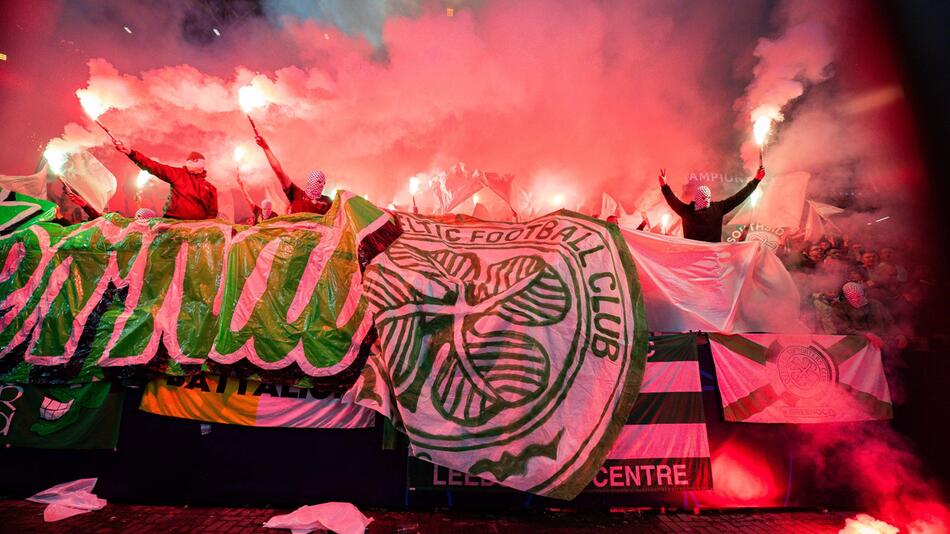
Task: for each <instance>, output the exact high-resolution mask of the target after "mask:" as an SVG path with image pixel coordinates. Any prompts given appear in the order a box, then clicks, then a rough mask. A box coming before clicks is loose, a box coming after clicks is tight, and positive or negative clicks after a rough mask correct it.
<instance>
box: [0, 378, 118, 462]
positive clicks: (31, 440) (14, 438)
mask: <svg viewBox="0 0 950 534" xmlns="http://www.w3.org/2000/svg"><path fill="white" fill-rule="evenodd" d="M122 399H123V391H122V390H121V389H118V388H114V387H112V384H110V383H109V382H92V383H89V384H75V385H71V386H51V387H50V386H34V385H28V384H26V385H20V384H0V445H6V446H14V447H32V448H40V449H112V448H114V447H115V446H116V443H117V442H118V439H119V421H120V419H121V416H122Z"/></svg>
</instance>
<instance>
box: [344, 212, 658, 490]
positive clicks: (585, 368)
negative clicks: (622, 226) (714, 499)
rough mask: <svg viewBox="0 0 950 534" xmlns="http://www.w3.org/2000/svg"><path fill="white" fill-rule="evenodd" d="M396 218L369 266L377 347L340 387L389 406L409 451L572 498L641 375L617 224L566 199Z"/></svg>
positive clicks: (633, 287)
mask: <svg viewBox="0 0 950 534" xmlns="http://www.w3.org/2000/svg"><path fill="white" fill-rule="evenodd" d="M398 218H399V223H400V226H401V228H402V230H403V234H402V235H401V237H400V238H399V239H397V240H396V241H395V242H394V243H393V244H392V246H390V247H389V249H387V251H386V252H385V253H384V254H381V255H380V256H378V257H377V258H376V259H375V260H374V261H373V263H372V264H371V266H370V268H369V269H367V271H366V286H365V288H364V291H365V293H366V298H367V300H368V301H369V303H370V308H371V313H372V314H373V315H374V318H375V322H376V328H377V329H378V331H379V347H380V350H379V352H378V353H376V354H374V355H371V357H370V360H369V361H368V364H367V366H366V367H365V368H364V370H363V374H362V376H361V377H360V380H359V381H358V382H357V384H356V385H355V386H354V388H353V389H351V390H350V394H352V396H353V397H354V398H355V399H356V400H357V401H359V402H361V403H363V404H365V405H367V406H369V407H372V408H374V409H376V410H378V411H380V412H382V413H383V414H384V415H387V416H389V417H391V418H393V419H394V421H395V422H396V424H397V425H398V426H399V427H400V428H401V429H403V430H404V431H405V432H406V434H408V436H409V440H410V452H411V453H412V454H413V455H414V456H415V457H416V458H421V459H424V460H427V461H430V462H432V463H435V464H438V465H442V466H445V467H450V468H452V469H455V470H458V471H462V472H466V473H469V474H471V475H475V476H478V477H481V478H482V479H485V480H488V481H489V482H497V483H500V484H503V485H505V486H509V487H513V488H516V489H519V490H523V491H530V492H532V493H538V494H542V495H547V496H551V497H557V498H562V499H571V498H573V497H574V496H575V495H577V494H578V493H579V492H580V491H581V490H583V489H584V487H585V486H587V484H588V483H589V482H590V481H591V479H592V478H593V476H594V474H595V473H596V472H597V470H598V469H599V468H600V466H601V464H602V463H603V461H604V458H605V457H606V456H607V453H608V452H609V451H610V448H611V446H612V445H613V444H614V441H615V440H616V438H617V436H618V435H619V434H620V431H621V429H622V428H623V426H624V424H625V423H626V422H627V417H628V415H629V413H630V409H631V407H632V405H633V401H634V399H635V398H636V394H637V391H638V389H639V386H640V382H641V379H642V376H643V366H644V359H645V354H646V344H647V338H646V332H645V330H646V325H645V323H644V311H643V302H642V299H641V295H640V288H639V284H638V281H637V276H636V268H635V267H634V264H633V262H632V259H631V257H630V253H629V251H628V250H627V247H626V245H625V244H624V242H623V238H622V237H621V236H620V233H619V230H617V229H616V228H613V227H611V226H609V225H606V224H605V223H602V222H599V221H597V220H595V219H591V218H588V217H584V216H581V215H578V214H574V213H571V212H567V211H560V212H557V213H553V214H550V215H547V216H545V217H542V218H539V219H536V220H534V221H531V222H529V223H522V224H514V223H510V224H509V223H490V222H484V221H479V220H475V219H471V218H459V219H451V218H441V219H430V218H422V217H418V216H413V215H407V214H399V215H398Z"/></svg>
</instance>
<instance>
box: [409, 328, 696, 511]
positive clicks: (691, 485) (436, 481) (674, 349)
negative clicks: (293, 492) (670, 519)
mask: <svg viewBox="0 0 950 534" xmlns="http://www.w3.org/2000/svg"><path fill="white" fill-rule="evenodd" d="M652 341H654V343H655V345H654V346H653V350H654V353H653V356H651V357H650V358H649V359H648V360H647V363H646V367H645V370H644V372H643V383H642V384H641V385H640V394H639V395H637V400H636V402H635V403H634V404H633V410H632V411H631V412H630V416H629V417H628V419H627V424H626V425H624V427H623V429H622V430H621V432H620V437H619V438H617V441H615V442H614V445H613V447H612V448H611V449H610V453H608V454H607V459H606V461H604V464H603V465H602V466H601V467H600V469H599V470H598V471H597V473H596V474H595V475H594V478H593V480H591V482H590V484H588V485H587V488H586V489H585V490H584V492H585V493H587V492H597V493H605V492H607V493H627V492H636V491H682V490H704V489H712V469H711V467H710V465H711V464H710V461H709V440H708V438H707V435H706V418H705V416H704V414H703V393H702V386H701V385H700V381H699V360H698V358H697V355H696V335H695V334H677V335H671V336H661V337H657V338H653V339H652ZM408 473H409V487H410V488H411V489H415V490H435V491H438V490H472V491H488V490H495V489H497V488H499V486H498V485H497V484H494V483H492V482H490V481H487V480H484V479H481V478H478V477H475V476H472V475H470V474H468V473H462V472H459V471H455V470H453V469H449V468H447V467H441V466H437V465H433V464H430V463H428V462H424V461H421V460H415V459H410V460H409V470H408Z"/></svg>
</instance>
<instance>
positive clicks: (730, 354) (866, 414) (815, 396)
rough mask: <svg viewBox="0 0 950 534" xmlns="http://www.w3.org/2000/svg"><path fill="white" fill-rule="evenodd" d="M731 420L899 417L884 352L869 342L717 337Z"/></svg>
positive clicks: (830, 338) (720, 373) (766, 336)
mask: <svg viewBox="0 0 950 534" xmlns="http://www.w3.org/2000/svg"><path fill="white" fill-rule="evenodd" d="M709 341H710V345H711V348H712V355H713V360H714V361H715V363H716V377H717V380H718V382H719V392H720V394H721V397H722V407H723V414H724V416H725V419H726V421H741V422H747V423H829V422H845V421H872V420H877V419H890V418H891V417H892V406H891V394H890V391H889V390H888V388H887V381H886V380H885V378H884V368H883V366H882V364H881V351H880V350H879V349H877V348H875V347H873V346H871V345H870V344H869V343H868V341H867V340H866V339H865V338H864V337H861V336H823V335H822V336H819V335H804V336H801V335H799V336H795V335H776V334H756V335H734V336H725V335H720V334H710V335H709Z"/></svg>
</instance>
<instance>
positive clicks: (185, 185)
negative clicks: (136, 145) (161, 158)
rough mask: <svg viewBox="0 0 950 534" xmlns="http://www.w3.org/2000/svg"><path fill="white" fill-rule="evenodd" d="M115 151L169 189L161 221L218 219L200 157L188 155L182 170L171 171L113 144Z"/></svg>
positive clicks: (215, 194)
mask: <svg viewBox="0 0 950 534" xmlns="http://www.w3.org/2000/svg"><path fill="white" fill-rule="evenodd" d="M115 149H116V150H118V151H119V152H122V153H123V154H125V155H126V156H128V157H129V159H131V160H132V162H133V163H135V164H136V165H138V166H139V168H140V169H142V170H144V171H146V172H148V173H149V174H151V175H152V176H154V177H156V178H158V179H159V180H161V181H163V182H167V183H168V185H170V186H171V192H169V194H168V200H167V201H166V202H165V214H164V215H163V217H166V218H169V219H182V220H190V221H195V220H201V219H215V218H217V217H218V190H217V189H215V187H214V186H213V185H211V183H210V182H208V173H207V171H205V157H204V156H202V155H201V154H200V153H198V152H192V153H191V154H188V159H187V160H186V161H185V166H184V167H172V166H171V165H165V164H164V163H159V162H157V161H155V160H152V159H150V158H148V157H147V156H145V155H144V154H142V153H141V152H138V151H135V150H132V149H131V148H129V147H127V146H125V145H124V144H122V142H121V141H116V142H115Z"/></svg>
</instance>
